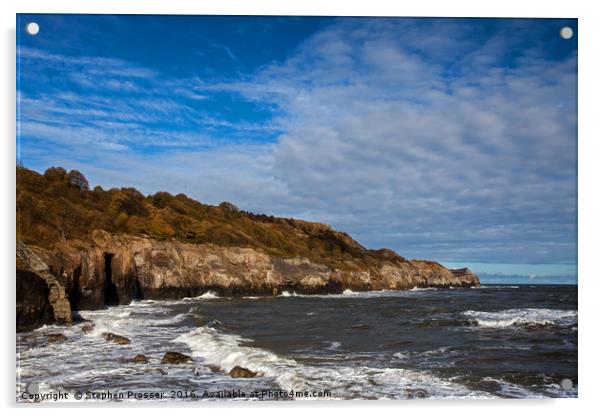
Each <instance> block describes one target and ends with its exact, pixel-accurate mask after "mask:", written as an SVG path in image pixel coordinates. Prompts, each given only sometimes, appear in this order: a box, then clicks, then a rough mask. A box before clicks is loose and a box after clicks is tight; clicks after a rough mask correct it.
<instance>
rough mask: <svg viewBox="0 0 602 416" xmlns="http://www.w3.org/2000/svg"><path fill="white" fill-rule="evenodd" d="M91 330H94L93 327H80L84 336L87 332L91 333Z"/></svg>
mask: <svg viewBox="0 0 602 416" xmlns="http://www.w3.org/2000/svg"><path fill="white" fill-rule="evenodd" d="M93 329H94V325H84V326H82V332H83V333H84V334H87V333H88V332H92V330H93Z"/></svg>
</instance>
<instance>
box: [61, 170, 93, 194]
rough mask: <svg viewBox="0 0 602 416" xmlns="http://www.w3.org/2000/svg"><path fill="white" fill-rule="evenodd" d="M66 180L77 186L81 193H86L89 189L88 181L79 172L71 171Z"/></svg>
mask: <svg viewBox="0 0 602 416" xmlns="http://www.w3.org/2000/svg"><path fill="white" fill-rule="evenodd" d="M66 178H67V181H69V183H70V184H71V185H75V186H77V187H78V188H79V189H81V190H82V191H87V190H89V189H90V184H89V183H88V180H87V179H86V177H85V176H84V175H83V174H82V173H81V172H80V171H79V170H75V169H73V170H72V171H70V172H69V173H68V174H67V176H66Z"/></svg>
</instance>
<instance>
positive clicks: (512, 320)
mask: <svg viewBox="0 0 602 416" xmlns="http://www.w3.org/2000/svg"><path fill="white" fill-rule="evenodd" d="M463 315H464V316H467V317H468V318H469V319H470V320H471V321H472V322H474V323H476V324H477V325H478V326H479V327H483V328H506V327H512V326H522V327H543V326H552V325H555V326H572V325H575V324H576V323H577V311H569V310H561V309H533V308H525V309H506V310H503V311H498V312H479V311H466V312H464V313H463Z"/></svg>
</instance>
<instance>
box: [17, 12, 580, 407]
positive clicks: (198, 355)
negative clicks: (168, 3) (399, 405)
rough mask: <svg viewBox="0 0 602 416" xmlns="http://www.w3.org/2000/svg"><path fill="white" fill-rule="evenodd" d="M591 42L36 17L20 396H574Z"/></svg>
mask: <svg viewBox="0 0 602 416" xmlns="http://www.w3.org/2000/svg"><path fill="white" fill-rule="evenodd" d="M577 36H578V28H577V21H576V20H575V19H490V18H482V19H460V18H454V19H447V18H336V17H293V16H291V17H243V16H236V17H235V16H152V15H146V16H133V15H23V14H21V15H18V17H17V65H18V72H17V93H18V94H17V97H18V103H17V108H18V113H17V116H18V120H17V122H18V124H17V125H18V137H17V144H18V147H17V149H18V155H17V156H18V158H17V168H16V169H17V270H16V279H17V281H16V282H17V285H16V287H17V293H16V305H17V308H16V324H17V346H16V347H17V352H16V354H17V357H16V358H17V380H16V400H17V402H34V401H37V402H43V403H47V402H53V401H60V402H71V401H75V402H80V403H81V402H109V401H120V402H125V401H139V402H154V401H158V400H164V401H168V402H191V401H192V402H195V401H203V400H211V399H217V400H230V399H233V398H238V399H247V400H252V399H259V400H297V399H312V400H324V399H385V398H388V399H419V398H483V397H487V398H543V397H576V396H577V394H578V380H577V333H578V332H577V275H576V267H577V264H576V219H577V211H576V167H577V164H576V146H577V135H576V131H577V121H576V120H577V119H576V83H577V60H576V59H577Z"/></svg>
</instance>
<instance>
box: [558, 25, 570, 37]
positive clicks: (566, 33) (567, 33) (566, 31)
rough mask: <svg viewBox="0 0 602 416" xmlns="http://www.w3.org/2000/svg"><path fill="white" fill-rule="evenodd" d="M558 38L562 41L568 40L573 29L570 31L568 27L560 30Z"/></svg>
mask: <svg viewBox="0 0 602 416" xmlns="http://www.w3.org/2000/svg"><path fill="white" fill-rule="evenodd" d="M560 37H561V38H562V39H570V38H572V37H573V29H571V28H570V27H568V26H565V27H563V28H562V29H560Z"/></svg>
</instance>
